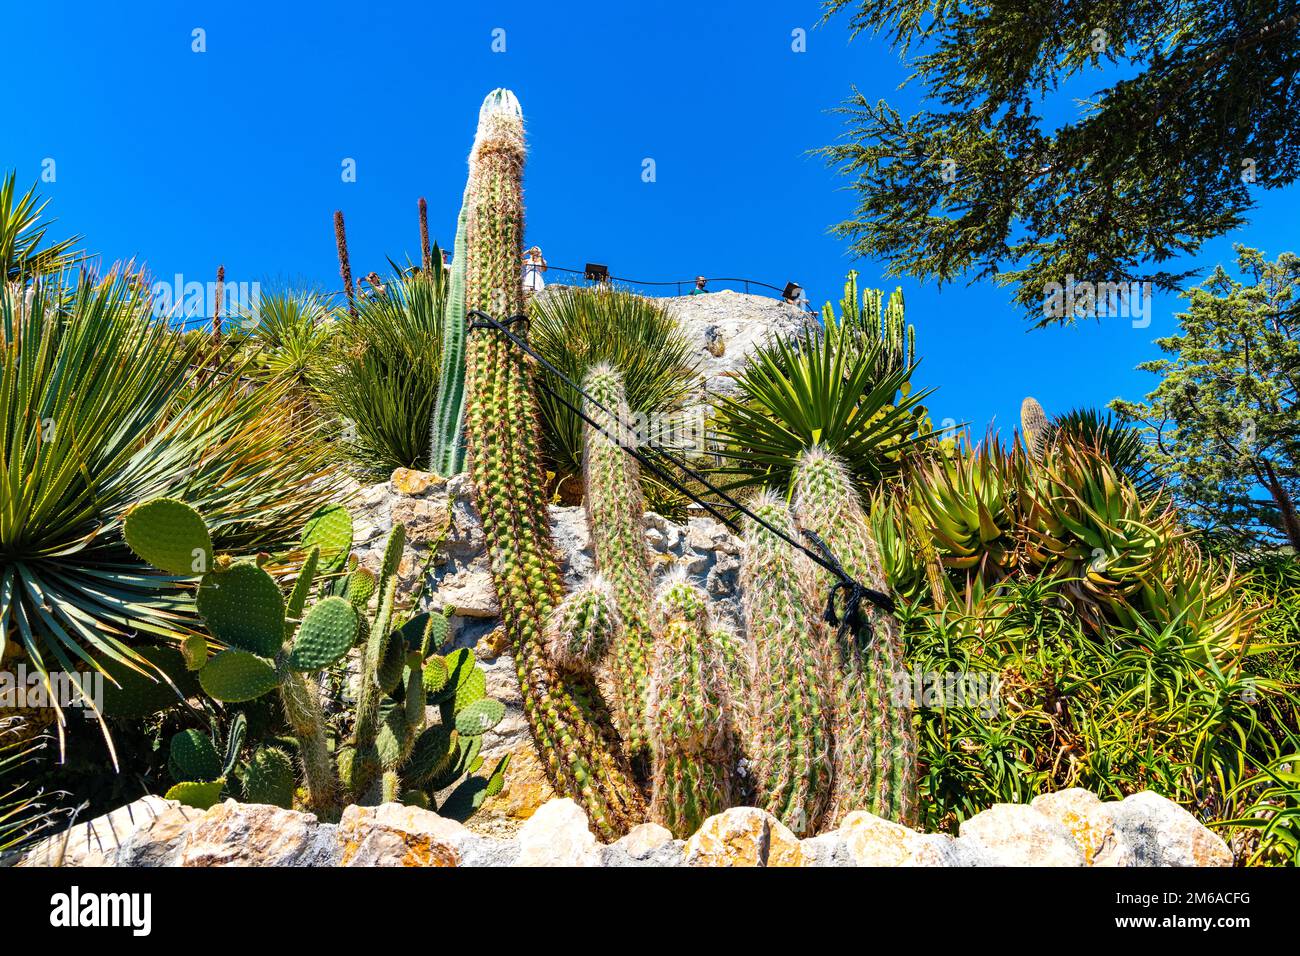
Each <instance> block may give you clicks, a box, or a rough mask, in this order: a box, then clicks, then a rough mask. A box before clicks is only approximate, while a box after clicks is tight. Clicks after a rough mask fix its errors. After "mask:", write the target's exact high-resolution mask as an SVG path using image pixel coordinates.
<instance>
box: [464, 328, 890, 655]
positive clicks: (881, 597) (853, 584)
mask: <svg viewBox="0 0 1300 956" xmlns="http://www.w3.org/2000/svg"><path fill="white" fill-rule="evenodd" d="M466 318H468V319H470V320H471V321H470V322H469V326H468V327H469V328H470V329H471V330H473V329H495V330H496V331H498V332H500V333H501V334H502V335H504V336H505V337H506V339H507V340H508V341H509V342H510V343H511V344H512V345H514V346H515V347H516V348H518V349H519V350H520V351H522V352H523V353H524V354H525V355H527V356H528V357H529V358H531V359H532V360H533V361H535V362H537V363H538V364H539V365H541V366H543V367H544V368H545V369H546V370H547V371H549V372H550V373H551V374H552V375H555V376H556V377H557V378H559V379H560V380H561V381H562V382H564V384H565V385H567V386H568V387H569V388H571V389H573V390H574V391H575V392H577V393H578V394H579V395H580V396H582V398H583V399H584V400H586V401H587V402H590V403H591V405H593V406H595V407H596V408H597V409H599V410H600V411H602V412H603V413H604V414H605V415H607V416H608V417H609V418H610V420H612V421H615V422H617V421H618V420H619V417H618V416H617V415H616V414H614V413H613V412H611V411H610V410H609V409H608V408H606V407H605V406H604V405H603V404H601V403H600V402H598V401H596V400H595V399H594V398H592V397H591V396H590V395H588V394H587V392H586V391H585V390H584V389H583V388H582V387H581V386H580V385H578V384H577V383H576V382H574V381H573V379H571V378H569V376H568V375H566V374H565V373H564V372H562V371H561V370H560V369H558V368H556V367H555V365H553V364H552V363H551V362H550V361H548V360H547V359H546V358H545V357H544V356H542V355H540V354H538V353H537V352H536V351H534V349H533V348H532V346H530V345H529V344H528V343H527V342H525V341H523V340H522V339H520V338H518V337H517V336H516V335H514V333H512V332H511V331H510V329H509V326H511V325H514V324H515V323H516V322H521V321H522V322H526V321H527V320H528V317H527V316H526V315H513V316H511V317H510V318H508V319H507V320H506V321H505V322H504V323H502V322H498V321H497V320H496V319H494V318H492V316H490V315H488V314H487V313H486V312H483V311H482V310H480V309H471V310H470V311H469V312H468V313H467V315H466ZM539 384H540V385H541V386H542V388H544V389H545V390H546V392H547V394H549V395H550V396H551V397H552V398H554V399H555V400H556V401H558V402H560V403H561V404H562V405H564V407H565V408H567V409H569V411H571V412H573V413H574V414H575V415H577V416H578V417H579V418H581V419H582V420H583V421H584V422H586V423H587V424H588V425H590V426H591V427H592V428H595V429H596V430H597V431H599V432H600V433H601V434H602V435H604V436H605V437H606V438H608V439H609V440H610V441H612V442H613V443H614V444H616V445H618V446H619V447H620V448H622V449H623V450H624V451H626V452H627V453H628V454H629V455H631V456H632V457H633V458H635V459H636V460H637V461H638V462H639V463H641V464H642V465H644V466H645V467H647V468H649V469H650V470H651V471H653V472H654V473H655V474H656V475H658V476H659V477H660V478H662V479H664V480H665V481H666V482H668V484H669V485H671V486H672V487H673V488H674V489H675V490H677V491H678V492H680V493H681V494H684V495H685V496H686V497H688V498H690V499H691V500H692V501H694V502H695V503H696V504H698V505H700V506H701V507H702V508H704V510H705V511H707V512H708V513H709V514H711V515H713V517H715V518H716V519H717V520H718V521H720V522H721V523H722V524H724V525H726V526H727V527H729V528H731V529H732V530H734V531H737V532H739V531H740V530H741V529H740V526H739V525H738V524H737V523H736V522H735V521H734V520H733V519H732V518H729V517H728V516H727V515H726V514H724V513H723V512H722V511H721V510H720V509H719V508H718V507H717V506H716V505H714V504H713V503H711V502H708V501H705V500H704V499H703V498H701V497H699V496H698V495H696V494H695V493H694V492H692V491H691V490H690V489H689V488H687V487H686V486H685V485H684V484H682V483H681V482H680V481H679V480H678V479H677V477H676V476H675V475H673V474H672V473H671V472H669V471H668V470H667V469H665V468H663V467H662V466H660V465H659V464H658V463H657V462H655V461H654V460H652V459H651V458H650V457H649V456H648V455H646V454H645V453H644V452H643V451H642V450H641V449H640V448H639V447H633V446H631V445H627V444H624V443H623V442H622V441H620V440H619V439H618V437H617V436H615V435H611V434H610V433H609V432H608V431H606V429H605V427H604V426H603V425H601V424H600V423H599V422H596V421H594V420H593V419H592V418H591V416H589V415H588V414H587V413H586V412H585V411H583V410H582V409H581V408H579V407H577V406H575V405H574V404H573V403H572V402H570V401H569V400H568V399H567V398H565V397H564V396H563V395H560V394H559V393H558V392H557V391H556V390H555V389H553V388H551V387H550V386H549V385H548V384H547V383H546V381H545V380H541V381H540V382H539ZM645 447H646V448H647V449H649V450H650V451H652V452H654V453H655V454H657V455H660V456H661V457H663V458H665V459H666V460H667V461H669V462H670V463H671V464H672V465H673V466H674V467H675V468H677V469H679V470H680V471H681V472H683V473H684V474H685V475H686V476H687V477H689V478H691V479H693V480H695V481H698V482H699V483H700V484H702V485H704V487H705V488H707V489H708V490H709V491H710V492H711V493H712V494H713V495H715V496H717V497H718V498H720V499H721V500H722V501H723V502H724V503H725V504H726V505H727V506H728V507H730V508H733V509H735V510H736V511H738V512H740V513H741V514H743V515H744V516H745V517H746V518H749V519H750V520H751V521H753V522H755V523H757V524H758V525H760V526H761V527H763V528H765V529H766V530H767V531H768V532H770V533H771V534H773V535H775V536H776V537H777V538H780V539H781V540H782V541H784V542H785V543H786V544H788V545H790V546H791V547H792V548H796V549H797V550H799V551H802V552H803V553H804V554H805V555H807V556H808V557H809V558H810V559H811V560H812V561H813V562H814V563H815V564H817V565H818V566H820V567H821V568H823V569H825V570H826V571H828V572H830V573H831V574H832V575H834V576H835V579H836V583H835V584H834V585H832V586H831V588H830V592H829V594H828V595H827V598H826V609H825V611H824V612H823V614H822V617H823V619H824V620H825V621H826V622H827V623H828V624H830V625H831V626H832V627H836V626H838V627H839V628H840V630H841V631H843V630H848V631H851V632H852V633H853V634H854V636H858V635H860V634H861V632H862V631H863V630H865V631H866V632H867V643H868V644H870V642H871V640H872V639H873V635H872V632H871V625H870V623H869V621H868V620H867V618H866V617H865V616H864V615H863V613H862V609H861V604H862V601H864V600H867V601H870V602H871V603H872V604H874V605H876V606H877V607H879V608H881V609H883V610H885V611H889V612H892V611H893V610H894V600H893V598H891V597H890V596H889V595H888V594H884V593H882V592H880V591H877V590H874V589H873V588H868V587H866V586H865V585H863V584H862V583H861V582H859V581H857V580H855V579H854V578H852V577H851V576H850V575H849V573H848V572H847V571H845V570H844V567H843V565H841V564H840V562H839V560H838V559H836V557H835V555H834V554H833V553H832V552H831V550H830V548H828V547H827V546H826V543H825V542H824V541H822V540H821V538H820V537H818V536H817V535H816V534H814V533H812V532H810V531H805V532H803V533H804V535H805V536H806V537H808V538H809V540H811V541H812V542H813V543H814V544H815V545H817V547H818V548H819V549H820V551H821V552H822V553H820V554H818V553H817V552H815V551H812V550H810V549H809V548H807V547H805V546H804V545H803V544H800V543H799V542H798V541H796V540H795V539H793V538H791V537H790V536H789V535H787V534H786V533H785V532H784V531H782V530H781V529H779V528H776V527H773V526H772V525H771V524H769V523H768V522H767V521H764V520H763V519H762V518H760V517H759V516H758V515H756V514H755V513H754V512H753V511H751V510H750V509H749V508H747V507H746V506H745V505H743V504H741V503H740V502H739V501H737V500H736V499H735V498H733V497H731V495H729V494H728V493H727V492H726V491H724V490H722V489H721V488H718V487H717V486H716V485H714V484H713V483H712V482H711V481H709V479H708V478H707V477H705V476H704V475H703V474H701V473H700V472H698V471H696V470H695V469H693V468H692V467H691V466H690V465H688V464H687V463H686V462H685V461H683V460H681V459H680V458H678V457H677V456H676V455H674V454H672V453H671V452H669V451H667V450H666V449H664V448H662V447H661V446H657V445H653V444H650V443H648V442H647V443H646V445H645ZM840 591H843V592H844V614H843V616H841V615H839V614H838V613H836V611H835V595H836V593H837V592H840Z"/></svg>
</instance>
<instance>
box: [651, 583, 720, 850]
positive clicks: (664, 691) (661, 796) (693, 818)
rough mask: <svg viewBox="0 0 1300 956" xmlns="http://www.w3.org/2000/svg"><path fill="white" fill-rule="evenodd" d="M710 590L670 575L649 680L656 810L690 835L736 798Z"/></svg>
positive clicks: (676, 831)
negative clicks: (708, 591) (710, 618)
mask: <svg viewBox="0 0 1300 956" xmlns="http://www.w3.org/2000/svg"><path fill="white" fill-rule="evenodd" d="M707 608H708V601H707V599H706V597H705V596H704V593H703V592H702V591H700V590H699V589H698V588H696V587H695V586H694V585H691V584H689V583H688V582H687V581H686V580H685V576H684V575H681V576H676V577H674V578H671V579H669V580H668V581H667V582H665V584H664V586H663V588H662V590H661V592H660V596H659V600H658V611H659V615H660V617H661V619H662V621H663V623H662V626H661V628H660V629H659V640H658V642H657V643H656V646H655V654H654V664H653V669H652V671H651V680H650V686H649V698H648V704H649V713H650V743H651V751H652V754H653V776H652V795H651V801H650V813H651V817H652V818H653V819H654V821H655V822H657V823H659V824H662V825H663V826H665V827H667V828H668V829H669V830H671V831H672V833H673V835H674V836H676V837H680V838H685V837H688V836H690V835H691V834H692V833H694V832H695V831H696V830H697V829H699V826H700V824H701V823H703V822H704V820H705V819H706V818H707V817H709V816H712V815H713V814H715V813H720V812H722V811H723V810H725V809H726V808H727V807H730V806H732V805H733V804H734V801H735V786H734V780H735V775H736V763H737V759H738V756H739V752H738V743H737V739H736V726H735V720H734V717H733V711H734V708H735V706H736V704H737V702H736V701H734V700H733V699H732V696H731V685H730V682H729V680H728V677H727V672H726V661H725V655H724V652H723V648H722V646H720V645H719V644H717V643H715V641H714V638H715V637H716V635H717V630H716V628H715V627H712V626H711V625H710V621H709V617H708V611H707Z"/></svg>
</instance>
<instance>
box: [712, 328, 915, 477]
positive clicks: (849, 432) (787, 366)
mask: <svg viewBox="0 0 1300 956" xmlns="http://www.w3.org/2000/svg"><path fill="white" fill-rule="evenodd" d="M883 359H884V353H883V349H882V347H881V346H880V345H879V344H872V345H862V344H859V343H857V342H850V341H848V340H846V339H844V338H840V337H834V336H828V335H818V334H813V333H807V334H804V335H801V336H799V337H798V338H796V339H793V340H785V339H776V340H773V341H771V342H770V343H768V344H767V345H765V346H763V347H762V348H760V349H758V350H757V351H755V352H754V353H753V354H752V355H751V356H750V357H749V359H748V360H747V362H746V364H745V367H744V368H743V369H742V370H741V372H740V374H739V376H738V377H737V380H736V383H737V386H738V389H739V393H740V397H739V398H730V397H723V398H722V400H721V404H720V405H719V408H718V416H717V421H716V423H715V426H714V427H715V437H716V439H717V441H718V442H719V444H720V446H721V454H722V455H723V457H724V458H725V459H726V461H727V464H726V466H725V467H723V468H721V469H719V470H720V471H721V472H722V473H724V474H730V475H733V476H734V480H733V481H732V482H731V486H732V487H743V486H749V485H756V486H757V485H767V486H769V487H773V488H783V487H786V486H787V485H788V483H789V481H790V475H791V473H792V471H793V468H794V464H795V462H796V461H797V459H798V457H799V455H800V453H801V452H803V451H804V450H805V449H807V448H811V447H812V446H813V445H821V446H822V447H823V448H825V449H826V450H827V451H830V452H833V453H834V454H836V455H837V456H839V457H840V458H841V459H843V460H844V461H845V462H846V463H847V464H848V466H849V468H850V469H851V470H852V472H853V474H854V476H855V477H856V478H857V479H858V480H859V481H860V482H862V483H863V484H864V485H872V484H875V483H877V482H878V481H879V480H880V479H881V478H883V477H885V476H887V475H889V474H892V473H893V472H895V471H896V470H897V469H898V468H899V466H900V464H901V462H902V457H903V453H904V452H905V451H906V450H907V449H908V448H910V447H911V446H912V445H914V444H916V443H917V442H919V441H922V440H923V436H920V435H919V434H918V433H917V429H918V425H919V422H920V419H921V418H922V417H923V415H924V409H923V407H922V406H921V402H922V401H923V400H924V399H925V398H926V396H928V395H929V394H930V392H931V391H932V390H930V389H927V390H922V391H919V392H911V391H910V389H909V388H908V384H909V381H910V379H911V376H912V372H913V370H914V369H915V367H916V366H915V365H906V366H902V367H893V368H890V367H888V366H887V363H885V362H884V360H883Z"/></svg>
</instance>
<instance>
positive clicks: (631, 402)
mask: <svg viewBox="0 0 1300 956" xmlns="http://www.w3.org/2000/svg"><path fill="white" fill-rule="evenodd" d="M530 315H531V322H530V327H529V338H530V339H531V341H532V345H533V347H534V348H535V349H537V352H538V354H540V355H542V356H543V357H544V358H545V359H546V360H547V361H548V362H550V363H551V364H553V365H554V366H555V367H556V368H558V369H559V370H560V371H561V372H563V373H564V374H565V375H566V376H568V377H569V379H571V380H572V381H575V382H577V381H581V380H582V377H583V376H584V375H585V374H586V373H587V370H588V369H590V368H592V367H594V366H596V365H599V364H601V363H606V364H609V365H611V366H613V367H615V368H618V369H620V370H621V371H622V373H623V381H624V388H625V389H626V395H627V402H628V407H629V408H630V409H631V410H632V412H633V413H634V414H635V413H640V414H642V415H645V416H651V415H659V416H664V415H672V414H674V413H677V412H679V411H680V410H682V409H683V407H684V406H685V405H686V403H687V400H688V398H689V396H690V395H691V393H692V392H693V391H694V390H695V389H696V388H697V387H698V385H699V373H698V369H697V365H696V361H695V359H694V357H693V355H692V351H693V350H692V345H691V342H690V339H688V338H687V337H686V335H685V334H684V333H683V332H682V331H681V329H680V328H679V327H678V325H677V322H676V321H675V320H674V319H673V318H672V316H671V315H669V314H668V313H667V312H666V311H665V310H664V308H663V306H662V305H660V304H659V303H657V302H655V301H654V300H653V299H647V298H645V297H643V296H639V295H634V294H633V293H631V292H626V291H623V290H621V289H613V288H596V289H584V288H575V287H568V286H553V287H551V288H549V289H547V290H546V294H545V295H542V296H539V297H538V298H536V299H534V300H533V303H532V307H531V312H530ZM541 381H542V384H543V386H544V387H543V388H541V389H540V390H539V392H538V410H539V412H540V415H541V422H542V441H543V446H544V448H545V454H546V456H547V459H548V464H549V466H550V468H551V470H552V471H554V472H555V475H556V480H557V482H563V481H564V480H565V479H566V478H569V477H571V476H575V475H580V474H582V428H583V422H582V419H581V418H580V417H579V416H578V415H577V414H576V413H575V412H573V411H572V410H571V409H570V408H568V407H566V406H565V404H564V403H565V402H568V403H569V404H570V405H572V406H574V407H575V408H576V407H581V405H582V402H581V399H580V397H579V396H578V394H577V392H575V391H574V390H573V389H572V388H570V387H569V386H567V385H565V384H564V382H563V381H562V380H561V379H560V378H559V376H557V375H555V374H554V373H553V372H551V371H550V370H549V369H543V370H542V371H541ZM557 396H558V397H557ZM561 399H563V401H562V400H561ZM642 484H643V489H644V490H645V492H646V496H647V498H649V500H650V502H651V506H652V507H655V508H658V507H659V505H658V502H660V501H661V500H663V499H665V498H666V496H667V495H666V489H661V488H659V487H657V486H656V485H655V484H654V483H653V482H652V481H651V480H650V478H649V476H643V477H642Z"/></svg>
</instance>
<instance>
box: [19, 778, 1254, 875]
mask: <svg viewBox="0 0 1300 956" xmlns="http://www.w3.org/2000/svg"><path fill="white" fill-rule="evenodd" d="M18 865H19V866H60V865H61V866H403V867H409V866H444V867H462V866H463V867H485V866H546V867H554V866H559V867H571V866H581V867H628V866H729V867H760V866H762V867H767V866H776V867H821V866H944V867H952V866H1076V867H1078V866H1231V865H1232V854H1231V853H1230V852H1229V850H1228V847H1227V844H1225V843H1224V842H1223V840H1222V839H1220V838H1219V837H1218V836H1217V835H1215V834H1214V833H1211V832H1210V831H1209V830H1207V829H1206V828H1205V827H1204V826H1202V825H1201V824H1200V823H1198V822H1197V820H1196V818H1195V817H1193V816H1192V815H1191V814H1190V813H1188V812H1187V811H1186V810H1184V809H1183V808H1182V807H1179V806H1178V805H1177V804H1175V803H1172V802H1171V801H1169V800H1166V799H1165V798H1164V797H1161V796H1159V795H1158V794H1155V793H1152V792H1150V791H1144V792H1142V793H1137V794H1133V795H1132V796H1129V797H1126V798H1125V799H1123V800H1119V801H1114V802H1104V801H1102V800H1100V799H1099V798H1098V797H1097V796H1096V795H1095V794H1092V793H1090V792H1088V791H1087V790H1079V789H1073V790H1064V791H1061V792H1059V793H1051V794H1043V795H1042V796H1039V797H1037V798H1035V800H1034V801H1033V803H1032V804H1030V805H1025V804H998V805H996V806H993V807H990V808H989V809H987V810H985V811H983V812H982V813H978V814H976V815H975V816H973V817H971V818H970V819H969V820H966V821H965V822H964V823H963V824H962V825H961V827H960V830H959V833H958V835H957V836H955V837H954V836H952V835H950V834H946V833H920V832H918V831H916V830H912V829H910V828H908V827H904V826H900V825H899V824H897V823H893V822H891V821H889V820H883V819H881V818H880V817H877V816H873V815H872V814H870V813H866V812H862V811H859V812H856V813H850V814H848V815H847V816H846V817H845V818H844V820H843V822H842V823H841V825H840V827H839V828H838V829H836V830H833V831H831V832H829V833H824V834H821V835H819V836H816V837H811V838H808V839H804V840H800V839H798V838H796V837H795V835H794V834H793V833H791V832H790V830H789V829H788V828H786V827H785V825H784V824H782V823H781V822H780V821H779V820H777V819H776V818H775V817H773V816H772V815H771V814H769V813H766V812H765V811H763V810H760V809H758V808H756V807H734V808H732V809H730V810H726V811H724V812H723V813H719V814H717V815H716V816H712V817H709V818H708V819H707V820H705V821H704V824H703V826H701V827H700V829H699V831H698V832H696V833H695V834H694V835H692V836H691V838H690V839H689V840H674V839H673V838H672V834H670V833H669V832H668V831H667V830H665V829H664V828H663V827H661V826H658V825H657V824H653V823H645V824H642V825H641V826H638V827H636V828H634V829H633V830H632V831H631V832H630V833H628V834H627V835H626V836H624V837H623V838H622V839H620V840H617V841H616V842H614V843H609V844H601V843H600V842H599V841H598V840H597V839H596V837H595V835H594V834H593V833H592V832H591V830H590V829H589V828H588V825H587V818H586V815H585V814H584V813H583V811H582V809H581V808H580V807H579V806H578V805H577V804H576V803H574V802H573V801H572V800H568V799H555V800H549V801H547V802H546V803H543V804H542V805H541V807H540V808H539V809H538V810H537V812H536V813H535V814H533V815H532V816H531V817H529V819H528V820H527V821H526V822H525V823H524V824H523V826H522V827H521V828H520V829H519V831H518V832H517V833H515V834H513V835H512V836H510V837H493V836H484V835H482V834H479V833H475V832H473V831H472V830H470V829H468V828H466V827H464V826H462V825H461V824H460V823H457V822H456V821H454V820H449V819H447V818H444V817H440V816H438V815H437V814H436V813H433V812H431V811H428V810H421V809H419V808H417V807H406V806H402V805H400V804H395V803H389V804H384V805H383V806H377V807H360V806H352V807H348V808H347V810H345V811H344V813H343V818H342V820H341V821H340V822H339V823H338V824H327V823H321V822H319V821H318V820H317V819H316V817H315V816H313V815H312V814H310V813H300V812H298V811H294V810H282V809H280V808H278V807H269V806H263V805H260V804H241V803H236V802H235V801H234V800H227V801H226V802H225V803H222V804H219V805H217V806H215V807H213V808H212V809H210V810H208V811H206V812H199V811H197V810H192V809H190V808H188V807H182V806H181V805H180V804H177V803H175V802H174V801H169V800H163V799H161V798H159V797H152V796H151V797H145V798H143V799H142V800H137V801H136V802H135V803H132V804H130V805H128V806H125V807H121V808H119V809H117V810H115V811H113V812H112V813H110V814H106V815H105V816H102V817H99V818H98V819H95V820H91V821H89V822H87V823H83V824H80V825H78V826H77V827H74V828H72V829H71V830H70V831H67V832H66V833H63V834H58V835H56V836H53V837H50V838H48V839H46V840H44V841H43V842H42V843H40V844H38V845H37V846H36V847H35V848H33V849H32V850H30V851H29V852H28V853H27V854H26V856H25V857H24V858H23V859H22V861H20V863H19V864H18Z"/></svg>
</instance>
